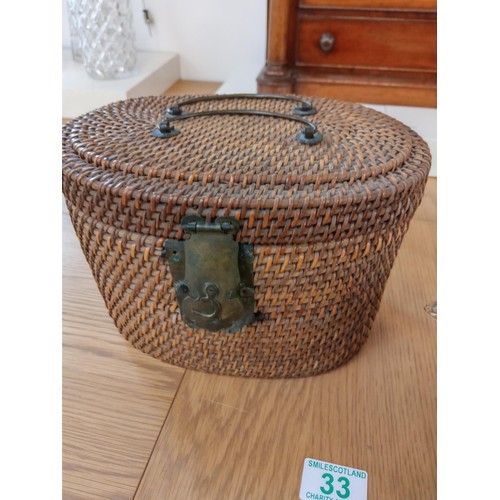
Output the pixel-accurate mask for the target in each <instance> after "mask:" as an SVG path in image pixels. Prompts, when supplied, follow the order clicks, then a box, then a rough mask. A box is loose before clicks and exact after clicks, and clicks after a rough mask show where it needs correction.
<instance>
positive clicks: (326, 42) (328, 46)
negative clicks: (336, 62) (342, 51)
mask: <svg viewBox="0 0 500 500" xmlns="http://www.w3.org/2000/svg"><path fill="white" fill-rule="evenodd" d="M334 45H335V37H334V36H333V35H332V34H331V33H323V34H322V35H321V38H320V39H319V48H320V49H321V50H322V51H323V52H330V51H331V50H332V49H333V46H334Z"/></svg>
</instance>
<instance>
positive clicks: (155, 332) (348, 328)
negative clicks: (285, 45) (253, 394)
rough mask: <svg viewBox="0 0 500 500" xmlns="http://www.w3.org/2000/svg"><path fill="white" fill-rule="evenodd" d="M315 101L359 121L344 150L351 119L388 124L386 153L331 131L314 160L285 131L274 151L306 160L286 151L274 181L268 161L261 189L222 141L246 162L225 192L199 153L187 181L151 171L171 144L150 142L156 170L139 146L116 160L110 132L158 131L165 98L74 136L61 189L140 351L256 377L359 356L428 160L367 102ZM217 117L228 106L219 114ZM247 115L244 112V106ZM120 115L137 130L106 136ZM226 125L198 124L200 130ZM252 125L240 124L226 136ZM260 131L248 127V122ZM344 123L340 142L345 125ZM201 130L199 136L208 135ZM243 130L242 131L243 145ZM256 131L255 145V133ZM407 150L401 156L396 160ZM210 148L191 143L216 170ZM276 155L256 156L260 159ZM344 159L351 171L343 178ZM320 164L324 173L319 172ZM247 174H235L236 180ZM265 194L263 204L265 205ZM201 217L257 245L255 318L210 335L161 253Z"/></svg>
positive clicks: (305, 372)
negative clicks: (191, 321) (191, 317)
mask: <svg viewBox="0 0 500 500" xmlns="http://www.w3.org/2000/svg"><path fill="white" fill-rule="evenodd" d="M318 101H319V105H318V108H321V105H323V107H328V106H333V107H334V108H335V107H338V106H340V108H341V109H342V110H343V111H342V113H343V115H342V113H340V112H339V115H342V116H344V121H347V122H348V123H351V121H352V124H353V125H352V126H353V130H354V132H352V131H348V133H347V134H346V139H345V140H346V141H349V137H350V134H351V135H352V134H353V133H356V134H357V133H358V132H356V126H357V123H358V122H357V121H356V113H361V114H362V116H363V117H365V115H366V116H368V118H367V120H368V121H369V122H370V123H377V121H378V120H381V121H382V125H381V126H380V130H381V131H376V132H374V135H376V136H377V141H378V142H377V144H379V143H380V138H379V136H381V137H386V136H387V137H388V142H389V146H388V147H387V148H386V149H388V150H389V152H387V151H386V149H384V147H385V146H384V144H379V145H377V146H376V148H377V150H376V152H375V153H373V152H371V151H370V150H369V148H367V150H366V151H363V147H360V148H358V149H359V151H361V153H359V154H358V157H357V158H356V152H354V153H352V158H350V156H349V151H351V150H349V149H348V148H347V149H345V151H347V153H344V154H342V155H341V154H336V153H335V152H336V151H337V153H338V151H339V146H337V149H335V147H336V146H335V145H336V144H337V142H336V138H335V131H333V132H329V131H328V129H327V128H326V134H325V136H326V140H325V142H324V144H322V145H321V144H320V145H318V146H319V147H318V146H316V145H314V146H312V147H311V148H309V149H308V147H305V146H304V147H303V146H301V145H299V146H298V147H297V146H296V145H295V144H294V143H292V141H291V140H289V139H288V138H287V137H289V136H290V133H289V131H288V128H289V127H290V126H293V124H288V123H287V124H286V125H284V128H285V129H286V134H285V132H281V131H280V132H279V134H278V136H275V137H273V138H272V139H271V140H270V142H271V143H272V144H273V145H274V146H273V147H275V148H277V149H276V150H277V151H280V153H281V152H282V150H281V148H280V145H279V144H277V143H278V142H279V140H282V142H283V143H284V144H285V145H286V146H287V147H289V148H297V149H298V150H300V155H299V156H296V157H295V158H293V159H292V158H291V157H290V154H288V155H287V154H285V155H284V156H281V157H279V158H278V164H279V163H280V162H281V164H279V165H277V166H276V168H275V169H274V170H273V168H274V165H273V158H272V157H271V159H269V158H268V167H267V170H266V172H273V171H274V172H276V175H275V176H274V177H273V176H272V175H271V174H269V175H270V177H269V178H267V179H264V180H265V182H264V181H263V180H262V175H261V176H260V177H259V176H258V175H257V177H254V178H253V181H252V179H251V178H250V179H249V177H250V176H247V177H246V178H245V177H244V176H245V171H246V170H245V169H246V168H247V165H245V161H242V160H241V158H240V157H241V155H240V156H238V148H241V144H240V142H239V141H238V135H237V134H236V135H233V136H231V137H229V138H226V139H225V140H226V144H222V145H221V144H220V138H218V137H215V139H213V140H216V141H219V143H218V144H217V145H216V149H217V152H218V155H219V157H220V156H223V155H225V160H226V161H229V162H231V159H230V157H231V147H232V146H233V145H234V147H235V149H236V153H235V155H236V157H237V158H236V160H234V161H233V164H234V165H235V167H234V171H228V172H229V173H228V176H229V177H228V179H229V182H222V180H223V179H222V178H221V179H219V182H217V179H215V181H214V182H212V179H208V180H207V178H205V179H204V178H203V175H204V174H203V168H202V167H203V162H202V161H201V160H197V159H196V158H197V157H196V155H194V153H193V155H190V156H189V157H188V158H187V159H186V160H189V158H191V159H192V161H193V163H196V161H198V164H197V170H196V171H195V173H193V171H191V173H190V172H189V167H186V166H184V167H183V168H184V169H185V170H186V171H185V174H184V175H179V174H178V173H176V172H177V171H176V172H174V174H175V175H174V174H169V173H168V171H167V173H165V170H162V169H157V170H155V167H154V158H157V161H158V162H159V163H161V162H165V165H167V167H165V168H166V169H168V168H170V166H171V165H172V164H171V163H170V162H173V161H174V160H175V158H173V153H172V152H171V151H170V150H169V149H168V148H166V149H165V146H162V147H163V148H164V149H161V151H162V155H163V156H162V157H161V158H160V154H159V153H157V152H153V153H151V144H154V145H156V144H157V143H150V145H149V146H145V149H144V151H145V156H146V157H148V158H149V159H148V158H146V159H144V160H143V163H140V161H139V160H137V158H139V157H140V154H141V148H142V146H141V143H139V146H134V147H136V148H138V150H139V151H135V150H134V151H125V152H124V151H123V150H122V151H120V150H119V149H120V148H117V150H116V154H112V153H113V152H114V150H113V148H116V147H117V146H116V145H113V144H112V140H110V139H109V137H113V133H114V132H113V127H115V126H116V135H124V136H127V133H126V132H124V131H123V130H122V128H120V127H123V126H125V127H127V126H128V127H131V129H130V130H132V132H130V133H129V134H128V135H129V136H131V135H133V130H134V127H135V128H138V129H140V130H143V129H144V130H146V129H148V127H149V129H151V128H152V127H154V125H155V122H156V121H158V120H159V119H160V120H161V113H160V110H163V109H166V108H167V107H168V106H169V105H170V104H171V103H172V101H168V100H166V99H165V98H147V99H137V100H130V101H129V102H124V103H122V104H117V105H116V106H115V107H113V106H110V107H108V108H106V113H108V114H106V113H103V112H102V111H99V110H98V111H96V112H95V115H94V116H86V117H83V118H82V119H77V120H75V121H74V122H73V123H71V124H69V125H68V126H66V127H65V130H64V143H63V144H64V145H63V191H64V194H65V197H66V202H67V205H68V209H69V213H70V216H71V219H72V222H73V225H74V227H75V231H76V234H77V236H78V238H79V240H80V243H81V246H82V249H83V252H84V254H85V256H86V259H87V261H88V262H89V265H90V268H91V270H92V272H93V275H94V278H95V280H96V282H97V285H98V287H99V290H100V292H101V294H102V296H103V298H104V301H105V303H106V306H107V308H108V310H109V313H110V315H111V317H112V318H113V320H114V322H115V324H116V326H117V328H118V330H119V331H120V333H121V334H122V335H123V336H124V337H125V338H126V339H127V340H128V341H129V342H131V344H132V345H133V346H134V347H136V348H138V349H140V350H142V351H143V352H144V353H146V354H148V355H151V356H154V357H155V358H158V359H160V360H162V361H165V362H167V363H171V364H174V365H177V366H182V367H185V368H192V369H195V370H202V371H207V372H212V373H218V374H226V375H238V376H247V377H300V376H309V375H315V374H319V373H322V372H325V371H328V370H331V369H333V368H335V367H337V366H339V365H341V364H342V363H344V362H346V361H347V360H348V359H350V358H351V357H352V356H353V355H354V354H355V353H356V352H357V351H358V350H359V349H360V347H361V346H362V345H363V343H364V342H365V340H366V339H367V337H368V334H369V331H370V328H371V325H372V323H373V320H374V318H375V315H376V313H377V310H378V308H379V305H380V301H381V298H382V294H383V290H384V287H385V284H386V281H387V278H388V277H389V273H390V270H391V268H392V265H393V263H394V260H395V258H396V255H397V251H398V249H399V247H400V245H401V242H402V239H403V236H404V234H405V232H406V230H407V228H408V225H409V223H410V220H411V217H412V216H413V213H414V211H415V210H416V208H417V207H418V205H419V204H420V201H421V199H422V196H423V191H424V187H425V182H426V179H427V175H428V171H429V168H430V156H429V152H428V149H427V147H426V145H425V143H423V141H422V140H421V139H420V138H419V137H418V136H417V135H416V134H415V133H414V132H412V131H411V130H409V129H407V128H406V127H404V126H403V125H402V124H399V123H397V122H395V121H394V120H392V119H388V118H387V117H386V118H382V116H383V115H382V116H378V115H379V114H376V112H372V111H371V110H367V111H365V110H364V109H363V110H360V108H359V106H358V105H351V104H344V103H342V104H336V103H333V104H332V102H331V101H327V100H318ZM231 104H233V103H231ZM263 105H265V106H267V107H268V108H272V107H273V106H275V103H274V102H273V101H272V100H269V102H268V101H263ZM213 106H218V107H220V106H221V103H217V104H213ZM239 106H248V100H246V99H244V100H243V101H242V102H241V103H240V104H239ZM276 106H278V107H280V106H284V104H282V103H279V104H278V105H276ZM351 108H352V110H353V111H351ZM123 109H126V110H127V112H126V113H127V116H134V117H135V119H136V122H133V121H132V122H129V123H127V124H125V125H123V124H120V123H118V124H116V125H113V126H109V127H108V126H107V123H106V120H108V118H109V116H111V115H113V116H116V115H120V113H121V114H123V113H124V112H123ZM280 110H281V108H280ZM148 113H150V114H148ZM374 113H375V114H376V115H374ZM114 119H115V118H114ZM219 119H221V118H220V117H219V118H217V117H204V118H203V120H205V125H206V124H210V123H213V121H214V120H219ZM328 119H329V118H328V113H326V112H325V118H322V116H319V122H321V120H326V121H328ZM200 120H202V119H201V118H200ZM222 120H224V118H222ZM244 120H245V118H242V117H235V118H232V121H231V122H230V123H229V122H224V125H223V128H224V127H226V126H227V127H229V128H231V127H233V126H234V124H235V123H244ZM259 120H261V118H260V117H253V118H252V122H251V125H252V126H255V124H258V123H259ZM349 120H351V121H349ZM384 120H387V122H384ZM268 122H269V121H266V126H267V123H268ZM226 123H229V124H228V125H226ZM386 123H389V124H390V126H391V127H392V129H389V128H388V126H387V124H386ZM197 126H198V125H197ZM338 126H339V127H340V128H339V131H340V132H339V134H340V135H342V131H343V130H345V126H342V125H341V124H340V125H338ZM106 127H108V128H109V129H110V130H111V132H110V131H108V130H107V128H106ZM192 127H194V125H193V126H192ZM200 127H201V128H202V129H203V124H202V125H200ZM250 129H252V127H251V126H250ZM100 130H102V132H101V131H100ZM226 132H227V130H226ZM247 132H248V131H247V130H246V129H245V131H244V133H243V135H244V134H246V133H247ZM141 133H142V132H141ZM144 133H145V132H144ZM248 133H249V134H250V136H251V135H252V134H255V130H250V132H248ZM363 133H365V132H364V131H362V132H361V135H362V134H363ZM282 134H283V135H284V136H285V137H286V138H285V139H283V138H282ZM377 134H378V135H377ZM101 136H102V141H103V146H101V147H103V148H107V147H109V148H110V150H109V151H110V153H109V154H108V153H106V154H102V153H100V151H98V149H99V147H98V146H99V145H100V143H99V140H100V138H101ZM401 136H403V137H404V139H405V140H404V141H402V140H400V137H401ZM89 137H93V138H94V139H92V141H93V142H91V141H90V139H89ZM95 138H97V139H95ZM107 138H108V139H107ZM394 138H395V139H394ZM149 140H150V139H148V141H149ZM173 140H177V138H175V139H173ZM183 140H186V139H184V138H183ZM160 141H161V139H160ZM132 142H134V141H132ZM408 142H409V143H410V145H408ZM400 143H401V144H402V146H401V148H400V149H401V150H404V154H403V157H402V159H400V157H399V156H398V155H400V154H401V152H400V151H399V149H398V147H399V145H400ZM89 144H90V145H93V144H97V146H95V148H93V147H91V146H89ZM108 144H109V146H108ZM134 144H137V142H135V143H134ZM171 144H174V143H173V142H172V143H171ZM176 144H182V143H181V142H178V143H176ZM211 144H212V142H207V143H206V145H204V144H201V145H197V146H196V147H198V148H199V149H200V150H201V151H203V149H204V148H205V149H206V150H207V151H206V157H208V159H209V161H208V164H210V162H213V161H216V160H214V159H213V158H212V157H211V155H212V154H215V153H213V151H212V150H210V147H213V145H212V146H210V145H211ZM276 144H277V145H276ZM394 144H395V145H396V146H394ZM245 147H246V148H247V149H248V148H249V147H250V148H251V145H250V146H249V145H245ZM391 147H392V149H390V148H391ZM314 148H316V149H314ZM93 149H95V151H97V152H95V151H93ZM341 149H342V148H341V147H340V150H341ZM186 150H187V149H186V148H185V149H184V150H182V151H186ZM158 151H160V150H158ZM182 151H181V152H182ZM325 151H326V153H325ZM332 151H333V153H332ZM268 153H269V152H266V150H265V149H263V150H259V149H258V148H256V150H255V157H256V158H258V157H259V155H261V156H263V157H265V156H266V154H267V155H268ZM323 153H324V154H325V155H330V156H329V157H328V158H329V159H330V160H329V161H324V159H323V158H322V157H321V155H322V154H323ZM246 154H247V156H248V153H246ZM120 155H122V157H123V158H125V159H123V160H122V159H121V158H120ZM148 155H149V156H148ZM151 155H152V157H153V159H152V160H151ZM305 155H309V156H307V157H306V156H305ZM377 155H380V157H381V158H382V159H383V158H385V160H386V161H385V163H384V162H383V161H381V162H380V163H381V164H378V163H377ZM384 155H385V156H384ZM287 156H288V161H289V162H293V161H295V163H296V164H297V168H296V169H290V171H287V168H286V163H285V161H286V158H287ZM200 158H201V157H200ZM243 159H244V158H243ZM298 161H300V165H299V164H298V163H297V162H298ZM349 161H351V164H353V165H354V166H353V167H352V168H351V169H349V168H343V167H345V165H346V163H349ZM120 162H121V163H120ZM356 162H358V163H356ZM363 162H365V163H366V162H369V163H370V165H369V166H368V167H369V168H371V171H370V170H369V168H368V167H367V168H366V169H365V170H363V168H364V167H363V165H364V163H363ZM248 163H249V164H251V168H253V169H254V171H257V172H258V169H259V168H261V167H260V166H259V164H258V163H256V162H255V159H254V158H253V157H249V158H248ZM316 164H318V165H319V166H320V167H321V170H317V169H315V168H314V167H315V165H316ZM358 164H359V167H358ZM198 165H201V166H200V167H199V169H198ZM283 166H284V167H285V168H283ZM141 169H142V170H141ZM138 171H140V175H139V174H138V173H137V172H138ZM239 171H241V172H242V173H241V175H240V176H239V177H238V175H237V174H235V172H239ZM297 171H298V172H299V173H298V174H297V177H296V178H293V176H294V172H297ZM219 173H220V175H221V176H222V175H223V174H224V172H219ZM280 173H282V178H281V179H280V178H279V175H280ZM195 174H196V175H195ZM210 175H212V174H210ZM231 175H232V176H233V177H232V179H233V181H232V184H231V180H230V179H231V177H230V176H231ZM259 175H260V174H259ZM176 176H177V178H175V177H176ZM215 176H217V173H216V174H215ZM283 176H285V177H283ZM287 176H288V177H287ZM212 177H213V175H212ZM304 179H305V180H304ZM318 179H319V180H318ZM197 182H199V183H200V184H197ZM200 186H204V187H205V191H206V192H204V191H203V190H202V188H201V187H200ZM249 186H250V187H249ZM295 186H299V187H298V188H295ZM248 190H250V195H249V193H247V191H248ZM252 190H254V195H253V196H252ZM207 193H208V194H207ZM235 193H236V194H235ZM242 193H243V194H242ZM259 193H265V194H264V195H263V196H260V197H259ZM193 213H196V214H198V215H200V216H201V217H203V218H204V219H206V220H213V219H214V218H216V217H222V216H226V217H227V216H233V217H234V218H235V219H237V220H238V221H239V222H240V225H241V231H240V232H239V233H238V235H237V237H236V238H237V240H238V241H239V242H240V243H250V244H252V247H253V283H254V288H255V289H254V292H255V305H254V308H255V311H254V312H255V313H256V317H255V320H254V321H253V322H251V323H250V324H248V325H245V326H244V327H243V328H242V329H241V330H239V331H236V332H233V333H228V332H225V331H215V332H214V331H207V330H206V329H202V328H191V327H189V326H188V325H187V324H186V323H185V321H183V317H182V315H181V312H180V310H179V304H178V301H177V300H176V291H175V286H174V285H175V284H174V279H173V277H172V275H171V273H170V270H169V266H168V265H166V263H165V260H164V258H163V257H162V248H163V245H164V243H165V241H166V239H168V238H171V239H172V238H173V239H179V240H181V239H183V238H185V235H183V233H182V231H181V229H180V221H181V219H182V217H183V216H185V215H189V214H193Z"/></svg>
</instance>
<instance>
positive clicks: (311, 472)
mask: <svg viewBox="0 0 500 500" xmlns="http://www.w3.org/2000/svg"><path fill="white" fill-rule="evenodd" d="M367 496H368V473H367V472H366V471H364V470H359V469H353V468H352V467H345V466H344V465H337V464H331V463H329V462H322V461H321V460H315V459H314V458H306V459H305V460H304V469H303V471H302V483H301V485H300V500H344V499H346V498H348V499H349V500H367Z"/></svg>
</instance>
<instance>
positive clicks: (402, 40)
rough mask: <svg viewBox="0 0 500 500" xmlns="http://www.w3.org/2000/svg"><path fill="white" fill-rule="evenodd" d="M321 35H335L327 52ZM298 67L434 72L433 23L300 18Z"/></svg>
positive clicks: (435, 44)
mask: <svg viewBox="0 0 500 500" xmlns="http://www.w3.org/2000/svg"><path fill="white" fill-rule="evenodd" d="M324 33H332V34H333V35H334V36H335V45H334V46H333V49H332V50H331V51H330V52H323V51H322V50H321V49H320V46H319V41H320V39H321V36H322V35H323V34H324ZM297 36H298V43H297V58H296V64H297V65H298V66H323V67H331V68H351V67H352V68H363V69H368V68H372V69H377V68H383V69H384V70H389V69H396V70H418V71H431V72H435V71H436V66H437V65H436V59H437V54H436V52H437V51H436V47H437V40H436V38H437V30H436V22H435V20H434V21H428V20H414V19H392V18H389V17H387V18H380V17H378V18H374V19H357V18H349V17H347V18H332V19H329V18H325V16H320V17H316V16H312V17H308V18H303V19H301V20H300V22H299V26H298V29H297Z"/></svg>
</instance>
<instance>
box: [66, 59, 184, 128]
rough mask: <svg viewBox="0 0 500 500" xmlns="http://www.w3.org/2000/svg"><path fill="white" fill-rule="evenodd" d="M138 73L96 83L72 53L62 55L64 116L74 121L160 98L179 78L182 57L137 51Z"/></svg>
mask: <svg viewBox="0 0 500 500" xmlns="http://www.w3.org/2000/svg"><path fill="white" fill-rule="evenodd" d="M136 70H137V73H136V74H135V75H134V76H131V77H129V78H123V79H117V80H95V79H93V78H91V77H90V76H89V75H88V74H87V73H86V71H85V68H84V67H83V64H82V63H77V62H75V61H74V60H73V58H72V56H71V51H70V50H63V54H62V90H63V96H62V98H63V100H62V104H63V106H62V108H63V117H64V118H74V117H76V116H79V115H81V114H84V113H87V112H89V111H92V110H94V109H96V108H99V107H100V106H104V105H105V104H109V103H111V102H116V101H121V100H123V99H128V98H130V97H140V96H148V95H160V94H162V93H163V92H165V90H167V89H168V88H169V87H170V86H171V85H173V84H174V83H175V82H176V81H177V80H179V78H180V63H179V56H178V55H177V54H175V53H173V52H138V53H137V65H136Z"/></svg>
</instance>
